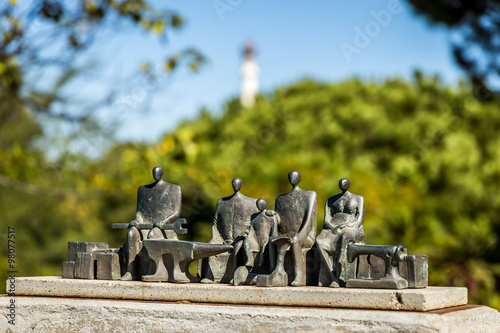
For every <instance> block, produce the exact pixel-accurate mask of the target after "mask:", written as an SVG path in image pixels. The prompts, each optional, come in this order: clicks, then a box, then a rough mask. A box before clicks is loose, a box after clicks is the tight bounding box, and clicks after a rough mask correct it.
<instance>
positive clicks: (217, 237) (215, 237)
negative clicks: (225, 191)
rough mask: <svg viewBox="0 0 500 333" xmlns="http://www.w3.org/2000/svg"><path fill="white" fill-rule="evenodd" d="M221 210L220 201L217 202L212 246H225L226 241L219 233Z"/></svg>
mask: <svg viewBox="0 0 500 333" xmlns="http://www.w3.org/2000/svg"><path fill="white" fill-rule="evenodd" d="M219 210H220V199H219V201H217V207H216V208H215V216H214V224H213V225H212V239H211V240H210V242H209V243H210V244H224V239H222V236H221V234H220V232H219V228H218V224H219Z"/></svg>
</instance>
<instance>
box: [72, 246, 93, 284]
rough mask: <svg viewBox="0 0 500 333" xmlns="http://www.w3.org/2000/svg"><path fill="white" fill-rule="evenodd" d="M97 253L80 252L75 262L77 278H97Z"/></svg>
mask: <svg viewBox="0 0 500 333" xmlns="http://www.w3.org/2000/svg"><path fill="white" fill-rule="evenodd" d="M95 266H96V254H95V253H92V252H78V253H77V254H76V263H75V279H88V280H93V279H95Z"/></svg>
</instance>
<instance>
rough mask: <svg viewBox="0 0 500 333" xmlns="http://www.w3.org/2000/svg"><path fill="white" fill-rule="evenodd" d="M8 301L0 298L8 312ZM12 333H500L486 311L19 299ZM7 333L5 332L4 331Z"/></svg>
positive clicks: (2, 324)
mask: <svg viewBox="0 0 500 333" xmlns="http://www.w3.org/2000/svg"><path fill="white" fill-rule="evenodd" d="M7 302H8V298H7V297H5V296H2V297H0V306H1V307H2V308H4V309H5V305H6V304H7ZM16 303H17V308H16V325H15V328H14V327H12V325H9V324H8V323H7V319H6V318H5V316H0V328H3V329H8V328H11V330H12V332H65V333H70V332H99V333H107V332H152V333H153V332H154V333H156V332H204V333H210V332H214V333H215V332H216V333H220V332H380V333H386V332H449V333H454V332H499V331H500V315H499V313H498V312H497V311H496V310H493V309H491V308H488V307H486V306H473V305H466V306H460V307H454V308H451V309H447V310H436V311H429V312H406V311H387V310H353V309H325V308H323V309H320V308H311V307H307V308H296V307H272V306H236V305H214V304H186V303H181V302H177V303H171V302H152V301H150V302H144V301H120V300H91V299H82V298H80V299H70V298H57V297H40V298H39V297H17V298H16ZM2 331H3V330H2Z"/></svg>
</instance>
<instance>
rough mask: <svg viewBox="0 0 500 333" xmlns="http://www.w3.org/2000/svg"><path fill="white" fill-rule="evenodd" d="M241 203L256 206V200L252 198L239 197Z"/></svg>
mask: <svg viewBox="0 0 500 333" xmlns="http://www.w3.org/2000/svg"><path fill="white" fill-rule="evenodd" d="M241 201H243V202H245V203H251V204H254V205H255V204H256V202H257V199H255V198H252V197H247V196H246V195H243V194H242V195H241Z"/></svg>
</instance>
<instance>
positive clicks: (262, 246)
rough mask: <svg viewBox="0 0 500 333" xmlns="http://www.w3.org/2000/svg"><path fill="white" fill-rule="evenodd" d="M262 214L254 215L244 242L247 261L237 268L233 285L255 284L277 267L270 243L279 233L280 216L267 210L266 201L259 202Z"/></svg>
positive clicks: (258, 206)
mask: <svg viewBox="0 0 500 333" xmlns="http://www.w3.org/2000/svg"><path fill="white" fill-rule="evenodd" d="M257 208H258V209H259V211H260V213H258V214H253V215H252V222H251V227H250V232H249V234H248V236H247V237H245V240H244V241H243V249H244V251H245V257H246V260H244V263H242V264H241V265H239V267H237V268H236V270H235V273H234V277H233V284H234V285H235V286H236V285H239V284H255V283H256V278H257V275H258V274H263V273H270V272H271V271H272V270H273V269H274V266H275V263H274V261H275V254H274V246H273V245H272V244H271V243H270V242H269V239H270V238H271V237H275V236H276V235H277V231H278V220H279V216H278V214H276V212H275V211H273V210H267V209H266V208H267V201H266V200H265V199H262V198H261V199H259V200H257Z"/></svg>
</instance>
